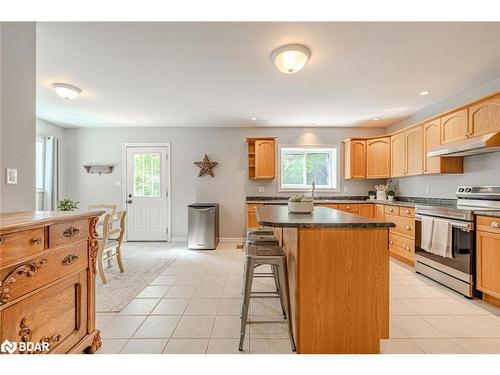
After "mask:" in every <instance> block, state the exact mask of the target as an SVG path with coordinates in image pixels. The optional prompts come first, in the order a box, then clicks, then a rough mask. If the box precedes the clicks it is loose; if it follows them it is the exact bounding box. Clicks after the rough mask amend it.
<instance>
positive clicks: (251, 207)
mask: <svg viewBox="0 0 500 375" xmlns="http://www.w3.org/2000/svg"><path fill="white" fill-rule="evenodd" d="M263 206H264V205H263V204H260V203H249V204H247V229H254V228H258V227H260V225H259V223H258V222H257V214H256V212H255V209H256V208H258V207H263Z"/></svg>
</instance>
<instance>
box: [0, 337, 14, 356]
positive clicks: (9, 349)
mask: <svg viewBox="0 0 500 375" xmlns="http://www.w3.org/2000/svg"><path fill="white" fill-rule="evenodd" d="M16 349H17V343H16V342H10V341H9V340H5V341H4V342H2V345H0V351H1V352H2V353H9V354H12V353H14V352H15V351H16Z"/></svg>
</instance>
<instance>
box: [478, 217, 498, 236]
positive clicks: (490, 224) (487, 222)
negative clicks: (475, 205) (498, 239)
mask: <svg viewBox="0 0 500 375" xmlns="http://www.w3.org/2000/svg"><path fill="white" fill-rule="evenodd" d="M476 230H480V231H483V232H490V233H497V234H500V217H489V216H478V217H477V219H476Z"/></svg>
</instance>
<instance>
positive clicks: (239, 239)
mask: <svg viewBox="0 0 500 375" xmlns="http://www.w3.org/2000/svg"><path fill="white" fill-rule="evenodd" d="M171 242H173V243H178V242H187V236H172V241H171ZM220 242H221V243H233V242H241V243H242V242H243V237H221V238H220Z"/></svg>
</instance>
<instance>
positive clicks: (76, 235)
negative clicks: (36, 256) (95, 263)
mask: <svg viewBox="0 0 500 375" xmlns="http://www.w3.org/2000/svg"><path fill="white" fill-rule="evenodd" d="M88 235H89V222H88V220H78V221H70V222H66V223H61V224H55V225H51V226H50V227H49V246H50V247H57V246H60V245H65V244H69V243H74V242H78V241H81V240H85V239H87V237H88Z"/></svg>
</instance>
